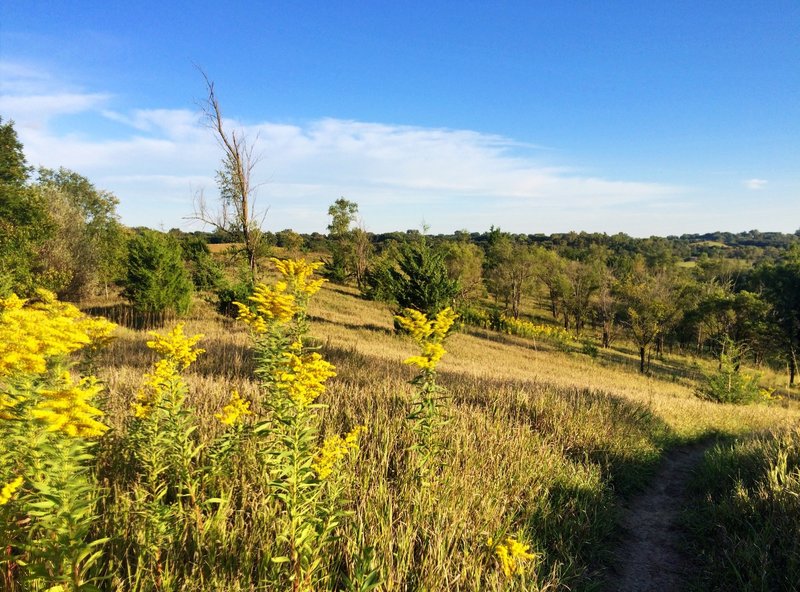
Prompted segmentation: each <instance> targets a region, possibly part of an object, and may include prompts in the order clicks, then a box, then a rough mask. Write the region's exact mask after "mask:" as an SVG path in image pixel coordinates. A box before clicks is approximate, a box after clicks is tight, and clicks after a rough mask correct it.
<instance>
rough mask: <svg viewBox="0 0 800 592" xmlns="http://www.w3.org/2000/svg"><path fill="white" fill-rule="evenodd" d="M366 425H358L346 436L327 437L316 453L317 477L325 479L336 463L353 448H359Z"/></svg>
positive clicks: (315, 467) (315, 468)
mask: <svg viewBox="0 0 800 592" xmlns="http://www.w3.org/2000/svg"><path fill="white" fill-rule="evenodd" d="M366 429H367V428H366V426H363V425H361V426H356V427H355V428H353V430H351V431H350V433H348V434H347V435H346V436H345V437H344V438H342V437H341V436H339V435H336V436H331V437H329V438H325V441H324V442H323V443H322V446H320V448H319V450H318V451H317V453H316V454H315V455H314V462H313V463H312V465H311V466H312V468H313V469H314V472H315V473H316V474H317V477H318V478H319V479H320V480H322V481H324V480H325V479H327V478H328V477H329V476H330V474H331V473H332V472H333V469H334V467H335V466H336V464H337V463H338V462H339V461H340V460H341V459H342V458H344V457H345V456H346V455H347V453H349V452H350V451H352V450H358V438H359V436H360V435H361V433H362V432H363V431H365V430H366Z"/></svg>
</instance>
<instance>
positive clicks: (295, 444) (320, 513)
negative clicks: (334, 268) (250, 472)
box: [235, 259, 378, 591]
mask: <svg viewBox="0 0 800 592" xmlns="http://www.w3.org/2000/svg"><path fill="white" fill-rule="evenodd" d="M273 263H274V264H275V267H276V268H277V270H278V272H279V273H280V274H281V277H282V279H281V280H280V281H279V282H277V283H276V284H275V285H274V286H271V287H270V286H266V285H264V284H259V285H257V286H256V288H255V291H254V294H253V296H251V297H250V298H249V304H245V303H235V304H236V306H237V307H238V308H239V319H240V320H241V321H243V322H244V323H246V324H247V325H248V326H249V327H250V330H251V332H252V335H253V338H254V344H255V345H254V348H255V354H256V360H257V369H256V374H257V376H258V378H259V380H260V383H261V389H262V392H263V397H264V400H263V403H264V405H265V406H266V407H267V409H268V414H267V417H266V418H264V419H263V420H262V421H260V422H258V423H257V424H256V426H255V428H254V433H255V434H257V435H259V436H260V439H261V444H260V451H261V454H262V458H263V459H264V461H265V462H267V463H268V464H269V467H270V474H271V477H272V480H271V482H270V484H269V488H268V490H267V493H268V495H269V496H270V497H271V499H272V500H273V501H274V502H275V503H276V504H277V505H278V506H279V508H280V512H279V513H278V521H279V525H278V531H277V541H276V542H277V549H278V553H279V554H278V555H276V556H273V557H271V558H270V561H271V562H272V564H274V565H276V566H278V567H279V568H280V569H279V570H278V572H277V574H276V576H275V577H276V578H277V581H276V582H274V585H275V586H276V589H287V590H288V589H291V590H293V591H306V590H316V589H319V588H323V587H326V586H327V584H328V582H329V579H330V573H329V569H326V568H330V567H331V565H330V564H331V559H332V558H331V557H329V556H328V555H327V552H328V550H329V549H330V548H331V546H332V544H333V543H334V542H335V540H336V538H337V534H336V531H337V528H338V527H339V525H340V522H341V520H342V518H343V517H344V516H345V513H344V511H343V510H342V508H341V504H340V500H339V496H340V486H339V480H340V478H341V469H340V464H341V461H342V460H343V459H344V457H346V456H348V455H350V454H355V453H356V452H357V451H358V439H359V435H360V434H361V432H362V431H363V430H364V427H363V426H358V427H356V428H354V429H353V430H352V431H351V432H350V433H349V434H347V436H345V437H344V438H342V437H341V436H338V435H336V436H332V437H329V438H327V439H326V440H325V441H324V442H322V444H320V443H319V439H320V425H319V415H318V411H319V410H320V408H321V407H322V406H321V405H320V404H318V403H317V402H316V401H317V399H318V398H319V397H320V396H321V395H322V394H323V393H324V392H325V383H326V381H327V380H328V379H329V378H331V377H333V376H335V375H336V373H335V370H334V367H333V365H332V364H330V363H329V362H327V361H326V360H324V359H323V358H322V356H321V355H320V354H319V353H318V352H315V351H311V350H310V349H309V347H308V346H307V345H306V343H304V338H305V336H306V333H307V330H308V324H307V312H306V311H307V305H308V300H309V299H310V298H311V296H313V295H314V294H315V293H316V292H317V291H319V289H320V287H321V286H322V283H323V281H324V280H321V279H313V273H314V271H315V270H317V269H318V268H319V267H320V266H321V264H320V263H308V262H306V261H305V260H302V259H300V260H295V261H290V260H278V259H273ZM366 575H367V577H368V581H369V583H371V585H368V586H367V587H366V588H364V587H360V589H363V590H369V589H371V588H373V587H374V586H375V585H377V583H378V578H377V577H376V575H375V573H370V574H366Z"/></svg>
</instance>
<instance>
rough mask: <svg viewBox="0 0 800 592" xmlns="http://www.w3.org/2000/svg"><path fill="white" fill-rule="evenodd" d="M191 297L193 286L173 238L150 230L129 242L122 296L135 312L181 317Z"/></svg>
mask: <svg viewBox="0 0 800 592" xmlns="http://www.w3.org/2000/svg"><path fill="white" fill-rule="evenodd" d="M191 294H192V282H191V280H190V278H189V273H188V272H187V271H186V267H184V265H183V260H182V259H181V247H180V244H179V243H178V241H177V240H176V239H175V238H173V237H171V236H168V235H165V234H163V233H160V232H155V231H153V230H143V231H141V232H140V233H138V234H136V235H135V236H134V237H133V238H131V240H130V241H129V242H128V260H127V274H126V279H125V289H124V291H123V296H124V297H125V298H127V299H128V300H129V301H130V302H131V303H132V304H133V306H134V308H136V309H137V310H141V311H146V312H156V313H161V312H164V311H167V310H173V311H175V312H176V313H177V314H184V313H185V312H186V311H187V310H188V309H189V303H190V301H191Z"/></svg>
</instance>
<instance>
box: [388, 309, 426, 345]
mask: <svg viewBox="0 0 800 592" xmlns="http://www.w3.org/2000/svg"><path fill="white" fill-rule="evenodd" d="M394 318H395V319H397V322H398V324H399V325H400V326H401V327H402V328H403V329H405V330H406V331H408V333H409V334H410V335H411V337H412V338H413V339H414V341H416V342H417V343H421V342H422V341H424V340H425V339H427V338H428V337H429V336H430V335H431V333H433V327H432V326H431V323H430V322H429V321H428V317H426V316H425V315H424V314H423V313H421V312H419V311H418V310H414V309H413V308H407V309H405V310H404V311H403V314H402V315H397V316H395V317H394Z"/></svg>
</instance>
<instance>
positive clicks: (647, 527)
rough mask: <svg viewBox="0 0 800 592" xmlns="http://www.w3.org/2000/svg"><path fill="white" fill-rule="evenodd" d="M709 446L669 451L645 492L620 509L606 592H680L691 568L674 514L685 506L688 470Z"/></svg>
mask: <svg viewBox="0 0 800 592" xmlns="http://www.w3.org/2000/svg"><path fill="white" fill-rule="evenodd" d="M712 445H713V441H711V440H704V441H702V442H698V443H695V444H691V445H688V446H681V447H678V448H675V449H673V450H671V451H669V452H668V453H667V454H666V455H665V458H664V460H663V462H662V464H661V466H660V467H659V469H658V471H657V473H656V475H655V476H654V477H653V479H652V481H651V482H650V484H649V485H648V486H647V488H646V489H645V490H644V491H643V492H641V493H640V494H638V495H636V496H635V497H633V498H631V500H630V501H629V502H628V504H627V505H626V507H625V508H624V509H623V513H622V518H621V526H622V531H623V532H622V540H621V541H620V543H619V545H618V548H617V550H616V553H615V558H614V559H615V561H614V573H613V574H611V576H610V577H609V578H608V580H607V585H606V588H605V589H606V590H607V591H608V592H612V591H613V592H651V591H652V592H682V591H684V590H687V589H689V587H690V582H691V578H692V574H693V573H694V572H695V568H696V566H695V565H694V563H693V561H692V558H691V557H690V556H689V555H687V553H686V534H685V532H684V530H683V529H682V528H681V524H680V515H681V512H683V510H684V509H685V508H686V504H687V502H688V500H687V496H688V483H689V480H690V477H691V472H692V470H693V469H694V468H695V467H696V466H697V464H698V463H699V462H700V460H701V459H702V458H703V454H705V452H706V450H708V449H709V448H710V447H711V446H712Z"/></svg>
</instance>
